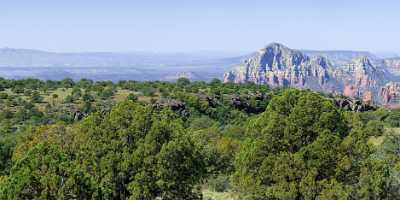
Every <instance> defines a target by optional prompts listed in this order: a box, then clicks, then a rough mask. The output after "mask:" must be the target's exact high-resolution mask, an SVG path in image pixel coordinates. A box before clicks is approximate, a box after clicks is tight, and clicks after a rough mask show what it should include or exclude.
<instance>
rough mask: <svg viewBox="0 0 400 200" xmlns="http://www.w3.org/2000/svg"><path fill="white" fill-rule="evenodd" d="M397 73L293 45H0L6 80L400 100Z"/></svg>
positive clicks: (374, 62)
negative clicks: (232, 86)
mask: <svg viewBox="0 0 400 200" xmlns="http://www.w3.org/2000/svg"><path fill="white" fill-rule="evenodd" d="M381 55H382V54H381ZM385 55H394V54H385ZM239 63H242V64H239ZM232 68H233V70H232ZM225 72H227V73H225ZM398 76H400V58H399V57H393V58H386V57H385V58H383V57H380V56H377V55H375V54H373V53H370V52H366V51H314V50H294V49H290V48H288V47H286V46H284V45H282V44H279V43H272V44H270V45H268V46H267V47H265V48H263V49H261V50H259V51H257V52H256V53H253V54H247V55H238V54H227V53H223V52H194V53H149V52H132V53H114V52H86V53H54V52H47V51H40V50H31V49H11V48H2V49H0V77H5V78H12V79H20V78H27V77H32V78H40V79H53V80H59V79H63V78H73V79H81V78H89V79H93V80H112V81H118V80H128V79H129V80H140V81H143V80H166V81H170V80H175V79H177V78H179V77H188V78H190V79H192V80H205V81H207V80H210V79H212V78H223V79H224V81H226V82H236V83H243V82H255V83H257V84H268V85H271V86H292V87H298V88H310V89H314V90H319V91H326V92H333V93H340V94H345V95H348V96H354V97H360V98H364V99H366V100H372V99H373V100H374V101H376V102H382V103H387V104H390V103H391V102H397V101H399V102H400V97H398V96H400V91H398V90H400V84H399V83H397V81H398V80H399V78H398Z"/></svg>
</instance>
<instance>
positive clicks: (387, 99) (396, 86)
mask: <svg viewBox="0 0 400 200" xmlns="http://www.w3.org/2000/svg"><path fill="white" fill-rule="evenodd" d="M380 96H381V97H382V103H384V104H389V105H398V104H400V83H398V82H389V83H387V84H386V85H385V86H384V87H382V88H381V91H380Z"/></svg>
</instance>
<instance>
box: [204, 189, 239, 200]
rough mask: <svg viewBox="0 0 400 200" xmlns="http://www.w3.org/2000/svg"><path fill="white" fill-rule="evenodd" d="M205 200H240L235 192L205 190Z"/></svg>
mask: <svg viewBox="0 0 400 200" xmlns="http://www.w3.org/2000/svg"><path fill="white" fill-rule="evenodd" d="M203 199H204V200H239V198H238V197H237V196H236V195H235V194H234V193H233V192H213V191H210V190H207V189H206V190H203Z"/></svg>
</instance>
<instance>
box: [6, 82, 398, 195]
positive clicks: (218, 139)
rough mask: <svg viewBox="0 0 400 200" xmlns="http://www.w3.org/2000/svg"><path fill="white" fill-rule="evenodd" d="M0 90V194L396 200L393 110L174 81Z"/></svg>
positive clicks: (24, 85)
mask: <svg viewBox="0 0 400 200" xmlns="http://www.w3.org/2000/svg"><path fill="white" fill-rule="evenodd" d="M0 90H1V91H0V110H1V113H0V199H116V200H118V199H137V200H145V199H166V200H168V199H178V200H179V199H182V200H183V199H208V198H211V197H210V196H207V195H205V194H206V192H205V191H214V192H228V193H230V194H231V195H232V196H234V197H236V198H237V199H294V200H297V199H400V174H399V170H400V159H399V158H400V157H399V156H400V136H399V133H398V130H399V129H398V127H399V125H400V122H399V119H400V117H399V116H400V111H397V110H387V109H385V108H379V109H376V110H370V111H366V112H352V111H347V110H343V109H341V108H339V107H337V105H336V104H335V98H340V97H332V96H328V95H324V94H319V93H316V92H312V91H307V90H303V91H300V90H295V89H289V88H274V89H269V88H268V87H266V86H260V85H254V84H224V83H221V81H219V80H213V81H211V82H209V83H206V82H191V81H190V80H189V79H186V78H181V79H178V80H177V81H176V82H175V83H172V82H157V81H156V82H136V81H120V82H118V83H113V82H109V81H98V82H95V81H91V80H85V79H84V80H80V81H73V80H71V79H66V80H62V81H40V80H35V79H25V80H5V79H0ZM234 197H232V198H234Z"/></svg>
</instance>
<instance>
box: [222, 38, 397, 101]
mask: <svg viewBox="0 0 400 200" xmlns="http://www.w3.org/2000/svg"><path fill="white" fill-rule="evenodd" d="M387 63H388V61H385V60H383V59H382V60H380V59H377V58H375V57H374V58H371V57H368V56H361V57H354V58H352V59H351V60H349V61H345V62H343V61H341V62H338V60H330V59H329V58H328V57H327V56H326V53H323V52H322V53H321V55H318V54H317V53H313V54H312V56H309V55H307V54H306V53H304V52H302V51H300V50H294V49H290V48H288V47H286V46H284V45H282V44H279V43H272V44H269V45H268V46H266V47H265V48H263V49H260V50H258V51H257V52H256V53H255V54H254V55H253V56H252V57H250V58H248V59H246V60H244V62H243V63H241V64H239V65H237V66H235V67H234V69H233V70H232V71H230V72H227V73H225V74H224V82H234V83H246V82H253V83H256V84H267V85H270V86H272V87H277V86H284V87H295V88H301V89H302V88H303V89H312V90H316V91H322V92H329V93H336V94H343V95H345V96H349V97H355V98H362V99H364V100H366V101H369V102H375V103H383V104H399V103H400V102H397V101H396V99H397V98H396V97H397V96H400V87H398V85H399V83H397V82H396V80H398V78H397V77H396V75H395V74H394V73H391V71H393V70H388V68H389V66H387ZM391 64H392V63H391ZM391 69H393V64H392V65H391Z"/></svg>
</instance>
